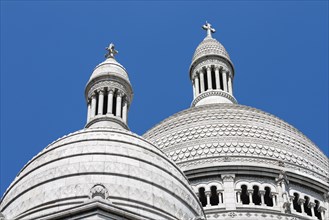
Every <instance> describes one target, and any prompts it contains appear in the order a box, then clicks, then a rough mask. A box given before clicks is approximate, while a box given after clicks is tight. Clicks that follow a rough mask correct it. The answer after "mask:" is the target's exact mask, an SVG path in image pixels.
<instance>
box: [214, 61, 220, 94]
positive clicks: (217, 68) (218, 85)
mask: <svg viewBox="0 0 329 220" xmlns="http://www.w3.org/2000/svg"><path fill="white" fill-rule="evenodd" d="M215 79H216V89H220V76H219V67H218V66H215Z"/></svg>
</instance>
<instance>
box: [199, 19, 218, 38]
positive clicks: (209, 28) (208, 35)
mask: <svg viewBox="0 0 329 220" xmlns="http://www.w3.org/2000/svg"><path fill="white" fill-rule="evenodd" d="M202 28H203V30H207V37H211V33H215V32H216V30H215V29H214V28H212V27H211V24H209V23H208V21H206V24H204V25H203V26H202Z"/></svg>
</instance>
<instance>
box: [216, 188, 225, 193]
mask: <svg viewBox="0 0 329 220" xmlns="http://www.w3.org/2000/svg"><path fill="white" fill-rule="evenodd" d="M216 192H217V194H218V193H222V192H224V190H223V189H217V190H216Z"/></svg>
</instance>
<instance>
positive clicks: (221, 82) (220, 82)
mask: <svg viewBox="0 0 329 220" xmlns="http://www.w3.org/2000/svg"><path fill="white" fill-rule="evenodd" d="M219 84H220V89H221V90H223V91H224V83H223V75H222V73H219Z"/></svg>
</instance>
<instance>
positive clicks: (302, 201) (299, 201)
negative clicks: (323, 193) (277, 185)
mask: <svg viewBox="0 0 329 220" xmlns="http://www.w3.org/2000/svg"><path fill="white" fill-rule="evenodd" d="M305 201H306V200H305V199H303V198H299V199H298V201H297V203H298V204H299V205H300V204H304V203H305Z"/></svg>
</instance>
